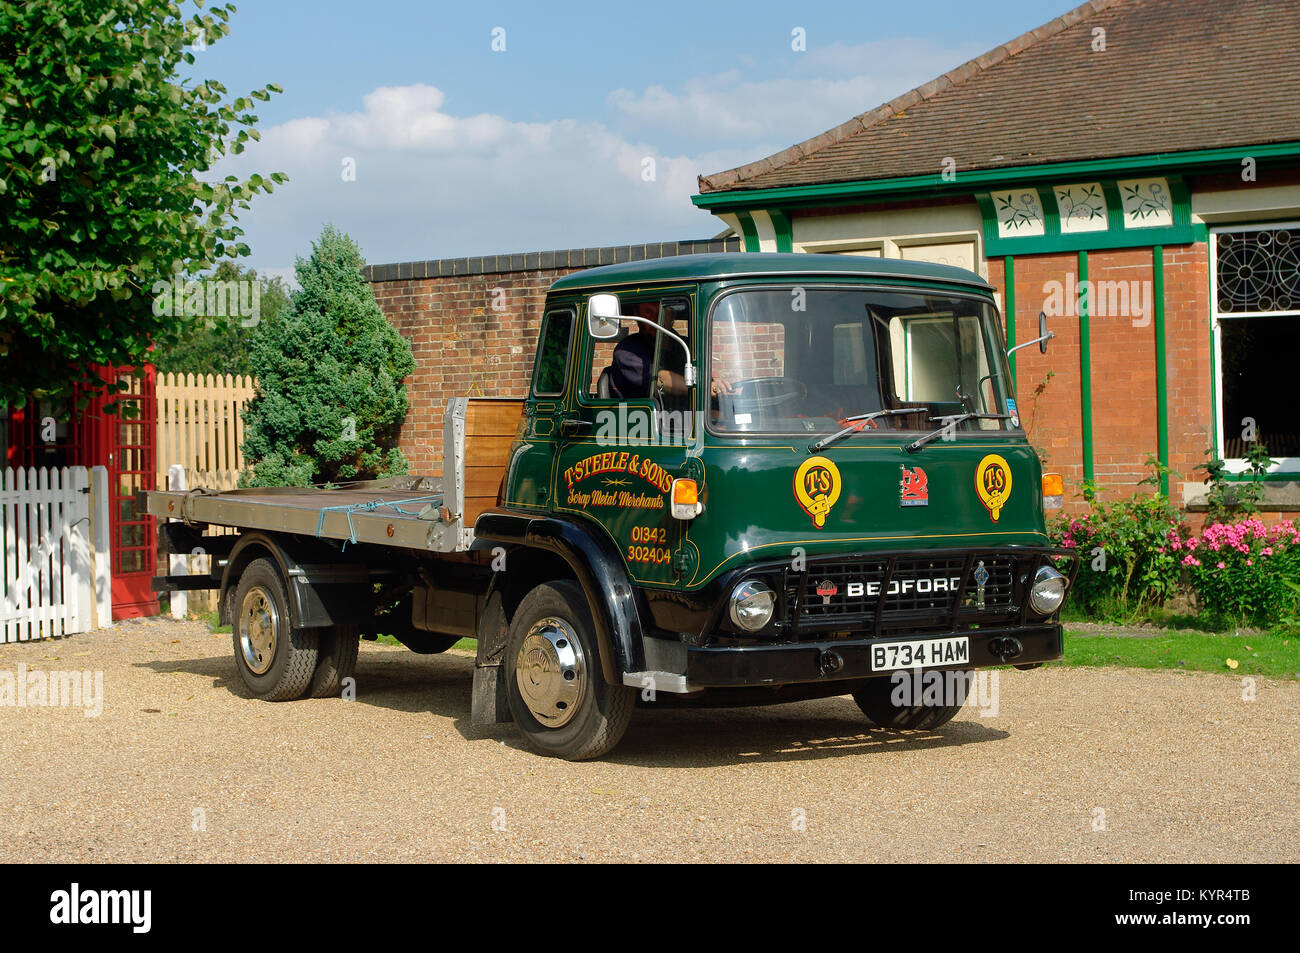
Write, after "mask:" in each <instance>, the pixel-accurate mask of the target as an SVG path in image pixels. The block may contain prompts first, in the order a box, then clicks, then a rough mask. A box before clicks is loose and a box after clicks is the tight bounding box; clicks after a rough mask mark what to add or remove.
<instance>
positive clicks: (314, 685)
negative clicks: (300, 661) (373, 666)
mask: <svg viewBox="0 0 1300 953" xmlns="http://www.w3.org/2000/svg"><path fill="white" fill-rule="evenodd" d="M316 643H317V649H316V672H315V674H314V675H312V679H311V688H310V689H309V690H308V692H307V696H308V697H309V698H337V697H338V696H339V695H340V694H341V693H342V691H343V679H345V678H351V677H352V673H353V672H355V671H356V670H357V649H358V647H359V646H360V645H361V627H360V626H356V625H336V626H332V627H331V628H328V629H317V630H316Z"/></svg>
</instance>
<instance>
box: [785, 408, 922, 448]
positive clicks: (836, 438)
mask: <svg viewBox="0 0 1300 953" xmlns="http://www.w3.org/2000/svg"><path fill="white" fill-rule="evenodd" d="M924 413H929V411H927V410H926V409H925V408H924V407H898V408H896V409H894V410H876V411H872V412H871V413H869V414H858V415H856V416H854V417H845V418H844V420H845V421H847V422H848V423H849V426H847V427H845V428H844V429H843V430H841V431H840V432H839V433H833V434H831V435H830V436H829V437H823V438H822V439H821V440H818V441H817V442H816V443H813V444H809V446H808V452H809V453H817V452H819V451H821V450H825V449H826V448H827V447H829V446H830V445H831V444H833V443H839V442H840V441H841V440H843V439H844V438H845V437H847V436H849V435H850V434H853V433H859V432H860V431H861V430H862V426H861V425H862V424H863V423H864V422H865V421H868V420H875V419H876V418H877V417H900V416H902V415H903V414H924Z"/></svg>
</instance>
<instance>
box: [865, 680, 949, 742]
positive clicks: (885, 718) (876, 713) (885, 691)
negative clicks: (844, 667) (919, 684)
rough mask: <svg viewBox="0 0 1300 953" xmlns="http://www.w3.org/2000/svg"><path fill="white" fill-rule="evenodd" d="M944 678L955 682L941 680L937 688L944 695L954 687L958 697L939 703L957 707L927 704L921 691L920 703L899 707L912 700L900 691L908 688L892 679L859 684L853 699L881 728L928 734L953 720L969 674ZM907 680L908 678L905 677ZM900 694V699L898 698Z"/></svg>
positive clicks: (945, 699) (944, 699)
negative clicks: (950, 687) (947, 703)
mask: <svg viewBox="0 0 1300 953" xmlns="http://www.w3.org/2000/svg"><path fill="white" fill-rule="evenodd" d="M943 674H946V675H954V676H958V677H957V678H955V679H943V680H941V682H940V685H941V686H943V687H944V693H945V694H946V693H947V687H949V686H956V687H955V688H954V690H955V691H958V692H959V693H960V697H954V698H943V699H942V700H943V701H956V702H960V704H953V705H942V704H933V703H927V700H926V699H925V697H924V692H923V691H922V692H920V694H921V697H922V704H919V705H915V704H914V705H903V704H898V702H899V701H915V700H916V699H913V698H908V697H907V694H908V693H907V692H900V689H906V688H909V687H911V686H908V685H903V686H898V685H896V684H895V680H894V679H893V678H872V679H868V680H867V681H866V682H864V683H863V684H862V687H861V688H859V689H858V690H857V691H855V692H854V693H853V700H854V701H855V702H857V703H858V707H859V708H861V709H862V713H863V714H864V715H866V716H867V717H868V718H870V719H871V721H873V722H874V723H875V724H877V725H879V726H880V727H881V728H893V729H895V730H899V731H908V730H922V731H930V730H931V729H934V728H938V727H939V726H940V725H946V724H948V722H950V721H952V720H953V718H954V717H956V715H957V712H959V711H961V710H962V706H963V705H965V704H966V693H965V687H964V686H969V685H970V676H971V674H972V673H971V672H949V673H943ZM909 677H910V676H909ZM900 694H902V696H903V697H901V698H900V697H899V695H900Z"/></svg>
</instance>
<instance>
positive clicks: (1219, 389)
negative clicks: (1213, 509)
mask: <svg viewBox="0 0 1300 953" xmlns="http://www.w3.org/2000/svg"><path fill="white" fill-rule="evenodd" d="M1278 228H1291V229H1297V230H1300V222H1263V223H1260V224H1258V225H1242V224H1233V225H1218V226H1215V227H1213V228H1211V229H1210V333H1211V336H1212V338H1213V344H1214V346H1213V347H1212V348H1211V349H1210V362H1211V364H1212V365H1213V366H1212V367H1211V369H1210V373H1212V374H1213V375H1214V397H1215V399H1214V407H1213V412H1214V451H1215V453H1217V454H1220V455H1221V454H1222V453H1223V449H1224V447H1226V446H1227V442H1226V441H1225V440H1224V439H1223V393H1224V390H1223V335H1222V333H1221V332H1220V327H1219V322H1220V321H1234V320H1236V319H1237V318H1270V317H1279V316H1285V315H1295V316H1296V320H1297V321H1300V310H1291V311H1234V312H1233V313H1232V314H1229V315H1224V316H1222V317H1220V315H1219V274H1218V268H1219V235H1220V234H1221V233H1222V232H1266V231H1272V230H1274V229H1278ZM1273 460H1274V464H1273V466H1271V467H1269V468H1268V470H1267V471H1266V472H1267V473H1270V474H1274V473H1277V474H1291V473H1296V474H1300V457H1273ZM1223 462H1224V464H1225V465H1226V467H1227V470H1228V472H1229V473H1247V472H1249V467H1248V466H1247V465H1246V461H1245V460H1244V459H1242V458H1240V457H1234V458H1232V459H1228V458H1227V457H1224V458H1223Z"/></svg>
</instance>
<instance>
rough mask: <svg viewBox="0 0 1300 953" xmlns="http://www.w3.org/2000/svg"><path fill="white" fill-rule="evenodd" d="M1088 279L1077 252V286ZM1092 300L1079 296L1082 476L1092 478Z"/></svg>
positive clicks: (1083, 255) (1085, 256)
mask: <svg viewBox="0 0 1300 953" xmlns="http://www.w3.org/2000/svg"><path fill="white" fill-rule="evenodd" d="M1087 280H1088V253H1087V252H1086V251H1081V252H1079V287H1080V288H1084V289H1086V288H1087V286H1086V285H1085V284H1084V282H1085V281H1087ZM1091 307H1092V302H1091V301H1089V300H1088V296H1087V294H1086V293H1085V294H1081V295H1080V296H1079V409H1080V416H1081V420H1082V423H1083V478H1084V479H1085V480H1088V481H1089V482H1091V481H1092V480H1093V465H1092V463H1093V461H1092V332H1091V329H1090V328H1089V326H1088V310H1089V309H1090V308H1091Z"/></svg>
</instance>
